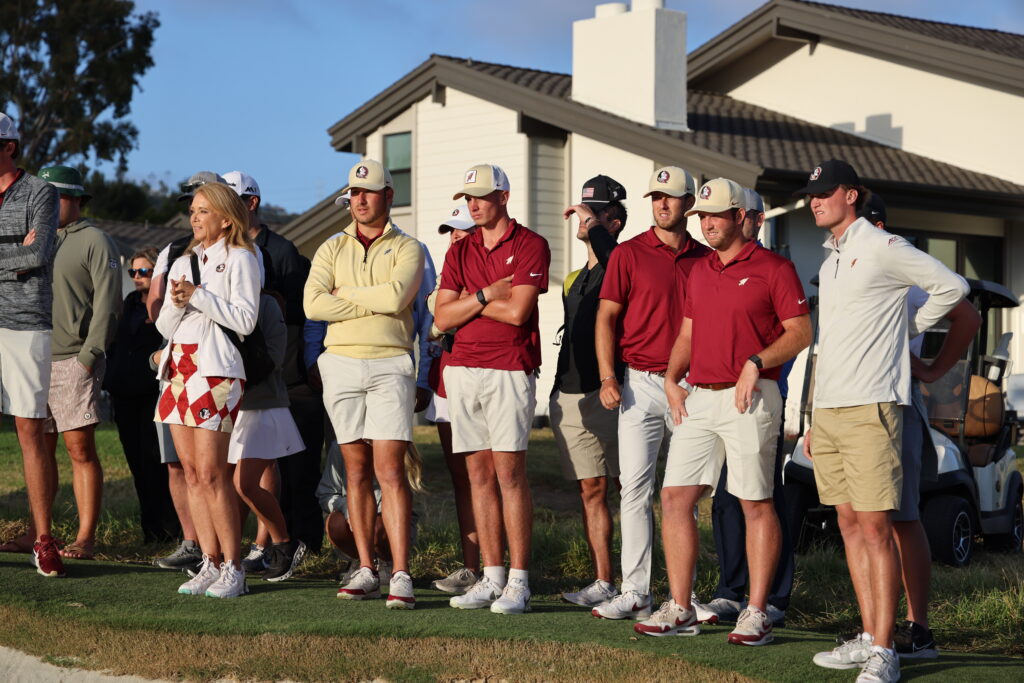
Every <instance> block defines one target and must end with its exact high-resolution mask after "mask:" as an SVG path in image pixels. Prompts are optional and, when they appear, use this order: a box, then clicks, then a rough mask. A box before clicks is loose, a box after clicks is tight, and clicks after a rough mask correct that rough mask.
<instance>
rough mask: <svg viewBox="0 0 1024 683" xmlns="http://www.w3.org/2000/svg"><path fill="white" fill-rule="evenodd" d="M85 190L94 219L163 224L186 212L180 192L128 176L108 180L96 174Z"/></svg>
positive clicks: (90, 175) (86, 208) (87, 212)
mask: <svg viewBox="0 0 1024 683" xmlns="http://www.w3.org/2000/svg"><path fill="white" fill-rule="evenodd" d="M85 187H86V189H87V190H88V191H89V194H91V195H92V199H91V200H90V201H89V203H88V204H86V206H85V209H84V213H85V214H86V215H87V216H90V217H92V218H107V219H110V220H115V221H131V222H133V223H143V222H148V223H154V224H157V225H163V224H164V223H166V222H167V221H169V220H170V219H171V218H173V217H174V216H175V215H177V214H179V213H181V212H182V209H183V207H182V204H181V203H180V202H179V201H178V194H179V193H178V192H177V191H174V190H172V189H171V188H169V187H167V185H166V183H163V182H160V183H159V184H158V185H156V186H154V185H152V184H151V183H149V182H145V181H143V182H135V181H132V180H129V179H127V178H125V177H117V178H110V179H108V178H107V177H105V176H104V175H103V174H102V173H101V172H99V171H93V172H92V173H90V174H89V176H88V178H87V179H86V181H85Z"/></svg>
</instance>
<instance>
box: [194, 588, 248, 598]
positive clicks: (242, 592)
mask: <svg viewBox="0 0 1024 683" xmlns="http://www.w3.org/2000/svg"><path fill="white" fill-rule="evenodd" d="M248 592H249V589H248V587H246V588H244V589H242V591H241V592H238V593H231V594H229V595H217V594H216V593H211V592H210V591H206V592H205V593H203V595H204V596H205V597H207V598H219V599H227V598H240V597H242V596H243V595H245V594H246V593H248Z"/></svg>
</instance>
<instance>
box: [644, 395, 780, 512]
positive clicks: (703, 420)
mask: <svg viewBox="0 0 1024 683" xmlns="http://www.w3.org/2000/svg"><path fill="white" fill-rule="evenodd" d="M757 388H758V391H755V392H754V400H753V402H752V403H751V406H750V408H749V409H747V411H746V412H745V413H742V414H741V413H739V412H738V411H737V410H736V403H735V400H736V389H735V388H729V389H722V390H720V391H712V390H711V389H701V388H699V387H698V388H694V390H693V392H692V393H690V395H689V396H688V397H687V398H686V412H687V414H688V417H684V418H683V421H682V423H681V424H678V425H676V428H675V429H674V430H673V431H672V443H671V445H669V449H668V461H667V462H666V464H665V482H664V486H666V487H668V486H707V487H709V488H708V492H709V493H713V492H714V490H715V486H716V485H717V484H718V479H719V476H720V475H721V472H722V463H723V462H725V463H728V465H729V475H728V480H727V482H726V486H727V487H728V489H729V493H731V494H733V495H734V496H736V497H737V498H740V499H742V500H765V499H767V498H771V497H772V490H773V489H774V488H775V481H774V473H775V458H776V455H777V453H776V450H777V446H778V440H779V422H780V421H781V420H782V395H781V394H779V385H778V383H777V382H775V380H770V379H759V380H758V381H757Z"/></svg>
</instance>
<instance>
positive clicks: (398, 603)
mask: <svg viewBox="0 0 1024 683" xmlns="http://www.w3.org/2000/svg"><path fill="white" fill-rule="evenodd" d="M384 606H385V607H387V608H388V609H415V608H416V596H415V595H413V594H412V577H411V576H409V572H395V573H394V574H392V575H391V583H389V584H388V601H387V602H386V603H385V605H384Z"/></svg>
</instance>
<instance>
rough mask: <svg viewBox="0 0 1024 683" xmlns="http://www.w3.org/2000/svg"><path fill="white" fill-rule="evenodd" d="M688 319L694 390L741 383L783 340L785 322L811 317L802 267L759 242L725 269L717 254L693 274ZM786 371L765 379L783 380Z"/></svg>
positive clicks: (771, 370)
mask: <svg viewBox="0 0 1024 683" xmlns="http://www.w3.org/2000/svg"><path fill="white" fill-rule="evenodd" d="M686 294H687V296H686V308H685V310H686V313H685V315H686V317H687V318H690V319H691V320H692V321H693V336H692V338H691V344H690V351H691V353H690V358H691V360H690V375H689V378H688V379H689V381H690V383H691V384H715V383H718V382H735V381H736V380H737V379H738V378H739V376H740V371H741V370H742V369H743V364H744V363H746V362H747V359H748V358H750V357H751V356H752V355H754V354H755V353H759V352H760V351H763V350H764V349H765V348H766V347H767V346H769V345H770V344H771V343H772V342H774V341H775V340H776V339H778V338H779V337H780V336H782V333H783V331H784V330H783V327H782V321H783V320H789V319H790V318H796V317H797V316H801V315H806V314H807V313H809V312H810V307H809V306H808V304H807V297H806V296H805V295H804V288H803V286H801V284H800V278H799V277H798V276H797V273H796V267H795V266H794V265H793V262H792V261H790V260H789V259H787V258H784V257H782V256H779V255H778V254H774V253H772V252H770V251H768V250H767V249H765V248H764V247H762V246H761V245H759V244H758V243H757V242H748V243H747V244H746V245H744V247H743V249H742V250H741V251H740V253H739V254H737V255H736V256H735V258H733V259H732V260H731V261H729V262H728V263H725V264H723V263H722V260H721V259H720V258H719V257H718V253H717V252H714V251H712V252H711V253H710V254H708V255H707V257H706V258H703V259H701V262H700V263H699V264H698V265H697V266H696V267H695V268H694V269H693V270H692V271H690V279H689V280H688V282H687V290H686ZM781 371H782V367H781V366H777V367H774V368H765V369H764V370H762V371H761V377H763V378H765V379H774V380H778V379H779V374H780V372H781Z"/></svg>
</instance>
